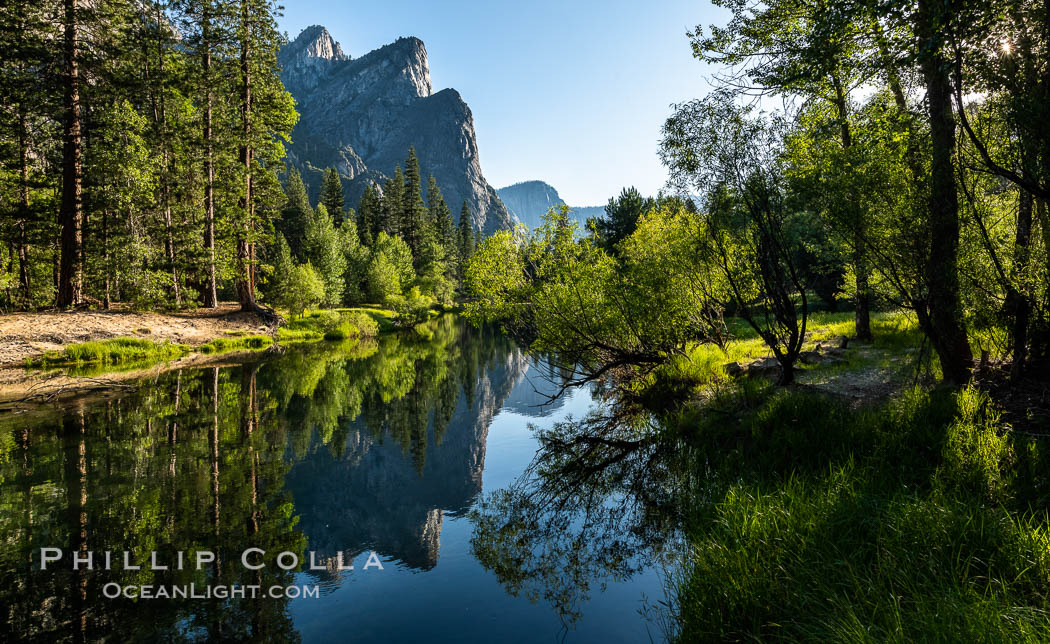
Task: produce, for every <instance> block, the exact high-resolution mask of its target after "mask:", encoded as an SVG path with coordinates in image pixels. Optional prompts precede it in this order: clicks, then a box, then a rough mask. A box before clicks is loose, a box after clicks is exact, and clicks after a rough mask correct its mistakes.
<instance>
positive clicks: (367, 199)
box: [357, 181, 383, 246]
mask: <svg viewBox="0 0 1050 644" xmlns="http://www.w3.org/2000/svg"><path fill="white" fill-rule="evenodd" d="M382 209H383V201H382V199H381V198H380V197H379V194H378V192H377V191H376V189H375V187H374V186H373V184H372V182H371V181H369V182H368V185H366V186H365V191H364V193H363V194H362V195H361V201H360V202H358V204H357V233H358V236H359V237H360V239H361V244H362V245H364V246H371V245H372V242H373V241H374V240H375V238H376V235H378V234H379V221H380V219H381V217H382Z"/></svg>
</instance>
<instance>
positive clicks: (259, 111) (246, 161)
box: [229, 0, 298, 311]
mask: <svg viewBox="0 0 1050 644" xmlns="http://www.w3.org/2000/svg"><path fill="white" fill-rule="evenodd" d="M239 1H240V7H239V9H238V10H237V17H236V18H235V22H236V25H235V27H234V28H233V29H232V37H233V40H234V41H235V42H236V45H237V46H236V53H237V54H238V55H239V65H238V72H239V73H238V74H237V77H238V81H239V87H238V88H237V105H236V112H237V114H238V115H239V123H238V124H237V125H238V126H239V128H237V129H238V130H239V135H240V136H239V137H238V138H239V141H238V161H237V173H236V175H237V177H238V179H239V183H240V185H239V186H238V188H237V192H238V193H239V194H240V196H239V199H238V203H237V208H236V209H233V210H232V211H231V212H232V214H233V215H234V218H235V219H236V221H231V222H229V224H230V227H231V228H232V231H231V232H232V235H233V237H234V240H235V242H236V249H237V260H236V266H235V273H236V278H235V283H236V288H237V299H238V301H239V302H240V304H241V308H242V309H243V310H246V311H254V310H257V309H258V305H257V304H256V302H255V273H256V267H255V247H256V243H257V242H258V241H259V239H260V238H261V236H262V232H263V230H264V229H265V228H266V226H264V225H263V222H261V221H259V218H260V215H261V214H262V212H261V211H260V209H259V208H257V199H256V195H255V186H256V183H257V176H258V174H259V173H261V172H271V173H272V172H273V170H272V168H274V167H276V166H277V164H278V162H279V161H280V159H281V156H282V155H283V153H284V149H283V147H282V146H281V145H280V144H279V143H278V141H279V140H281V139H287V138H288V136H289V135H290V134H291V131H292V127H293V126H294V125H295V121H296V120H298V115H297V114H296V112H295V109H294V106H293V103H292V101H291V98H290V97H289V95H288V93H287V92H285V91H284V86H283V85H282V84H281V80H280V71H279V68H278V66H277V51H278V49H279V48H280V46H281V44H282V36H281V33H280V31H278V29H277V20H276V16H277V15H278V13H279V12H280V7H279V6H278V5H277V4H276V3H275V2H273V1H272V0H239Z"/></svg>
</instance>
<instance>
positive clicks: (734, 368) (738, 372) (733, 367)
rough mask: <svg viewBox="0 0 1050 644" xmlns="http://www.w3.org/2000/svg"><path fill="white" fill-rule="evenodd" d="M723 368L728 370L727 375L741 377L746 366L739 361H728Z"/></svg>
mask: <svg viewBox="0 0 1050 644" xmlns="http://www.w3.org/2000/svg"><path fill="white" fill-rule="evenodd" d="M722 370H723V371H725V372H726V375H727V376H729V377H730V378H739V377H740V376H742V375H744V368H743V367H741V366H740V363H739V362H727V363H726V364H724V365H722Z"/></svg>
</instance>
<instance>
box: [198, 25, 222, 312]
mask: <svg viewBox="0 0 1050 644" xmlns="http://www.w3.org/2000/svg"><path fill="white" fill-rule="evenodd" d="M210 20H211V18H210V16H209V13H208V10H207V9H205V11H204V14H203V16H202V17H201V47H202V48H203V49H204V65H203V67H204V147H205V152H204V181H205V183H204V248H205V250H206V251H207V253H208V258H207V261H208V266H207V267H206V275H205V281H204V307H205V308H210V309H213V308H215V307H216V306H218V304H219V296H218V292H217V290H216V285H215V160H214V157H213V149H212V148H213V145H214V142H213V141H212V95H211V89H212V88H211V83H212V78H211V56H212V42H211V23H210Z"/></svg>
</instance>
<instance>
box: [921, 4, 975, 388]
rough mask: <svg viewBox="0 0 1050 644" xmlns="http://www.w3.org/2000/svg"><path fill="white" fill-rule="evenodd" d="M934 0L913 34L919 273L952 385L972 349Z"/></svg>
mask: <svg viewBox="0 0 1050 644" xmlns="http://www.w3.org/2000/svg"><path fill="white" fill-rule="evenodd" d="M943 12H944V10H943V8H942V7H940V6H939V5H937V4H936V3H935V2H934V0H919V5H918V13H917V17H918V25H917V27H918V28H917V29H916V31H917V33H918V35H919V38H920V39H921V41H922V42H920V50H921V51H924V52H925V53H924V55H923V56H922V58H921V61H920V69H921V71H922V77H923V80H924V82H925V85H926V103H927V110H928V115H929V120H930V141H931V144H932V147H933V149H932V156H931V164H930V194H929V198H930V201H929V234H930V252H929V257H928V259H927V264H926V270H925V278H926V286H927V292H928V298H927V304H928V306H929V312H930V315H929V328H928V329H927V334H928V335H929V338H930V343H931V344H932V345H933V348H934V350H935V351H936V352H937V356H938V358H940V362H941V370H942V372H943V376H944V380H945V381H946V382H949V383H953V384H956V385H962V384H965V383H966V382H967V381H969V379H970V363H971V361H972V359H973V354H972V353H971V351H970V343H969V340H968V338H967V336H966V330H965V328H964V327H963V323H962V304H961V301H960V298H959V275H958V265H957V261H958V253H959V200H958V195H957V193H956V186H955V166H954V164H953V162H952V153H953V151H954V150H955V118H954V115H953V113H952V103H951V100H952V99H951V95H952V88H951V78H950V76H949V71H948V70H949V66H948V61H947V60H946V59H945V58H944V56H943V54H942V53H941V46H942V44H943V43H942V34H943V33H944V30H945V28H946V27H945V24H944V23H945V21H946V20H947V19H948V18H950V16H948V15H944V13H943Z"/></svg>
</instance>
